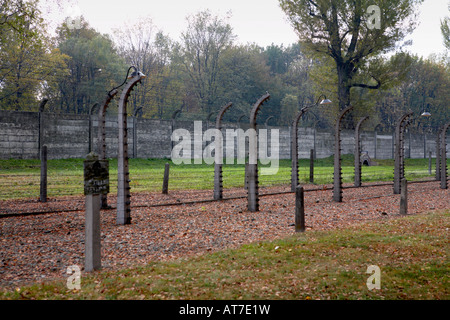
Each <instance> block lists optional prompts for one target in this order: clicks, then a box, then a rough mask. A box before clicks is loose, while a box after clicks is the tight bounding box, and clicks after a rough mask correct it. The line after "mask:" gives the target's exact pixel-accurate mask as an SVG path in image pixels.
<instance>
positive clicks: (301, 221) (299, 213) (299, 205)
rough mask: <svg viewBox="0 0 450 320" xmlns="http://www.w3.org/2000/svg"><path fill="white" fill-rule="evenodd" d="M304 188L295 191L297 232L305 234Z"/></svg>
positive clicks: (299, 187)
mask: <svg viewBox="0 0 450 320" xmlns="http://www.w3.org/2000/svg"><path fill="white" fill-rule="evenodd" d="M304 194H305V193H304V190H303V187H301V186H297V188H296V189H295V232H305V230H306V226H305V196H304Z"/></svg>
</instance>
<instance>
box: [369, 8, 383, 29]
mask: <svg viewBox="0 0 450 320" xmlns="http://www.w3.org/2000/svg"><path fill="white" fill-rule="evenodd" d="M366 14H367V28H368V29H369V30H374V29H378V30H379V29H381V9H380V7H379V6H377V5H371V6H369V7H368V8H367V10H366Z"/></svg>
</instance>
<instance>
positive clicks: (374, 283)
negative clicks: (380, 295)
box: [366, 265, 381, 291]
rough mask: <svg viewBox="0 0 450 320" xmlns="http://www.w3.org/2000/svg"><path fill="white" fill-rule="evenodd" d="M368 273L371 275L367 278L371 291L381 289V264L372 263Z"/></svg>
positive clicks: (368, 287)
mask: <svg viewBox="0 0 450 320" xmlns="http://www.w3.org/2000/svg"><path fill="white" fill-rule="evenodd" d="M366 273H367V274H371V276H370V277H369V278H368V279H367V282H366V285H367V289H369V291H372V290H374V289H377V290H380V289H381V269H380V267H379V266H375V265H371V266H368V267H367V271H366Z"/></svg>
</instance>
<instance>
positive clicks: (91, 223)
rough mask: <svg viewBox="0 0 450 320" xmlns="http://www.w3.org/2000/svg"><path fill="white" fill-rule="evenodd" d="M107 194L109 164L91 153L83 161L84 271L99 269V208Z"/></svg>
mask: <svg viewBox="0 0 450 320" xmlns="http://www.w3.org/2000/svg"><path fill="white" fill-rule="evenodd" d="M108 192H109V162H108V160H99V159H98V155H97V154H95V153H93V152H91V153H90V154H89V155H88V156H87V157H86V160H85V161H84V194H85V196H86V200H85V201H86V217H85V218H86V219H85V244H84V245H85V250H84V252H85V270H86V271H87V272H90V271H94V270H98V269H100V268H101V239H100V206H101V198H100V195H101V194H107V193H108Z"/></svg>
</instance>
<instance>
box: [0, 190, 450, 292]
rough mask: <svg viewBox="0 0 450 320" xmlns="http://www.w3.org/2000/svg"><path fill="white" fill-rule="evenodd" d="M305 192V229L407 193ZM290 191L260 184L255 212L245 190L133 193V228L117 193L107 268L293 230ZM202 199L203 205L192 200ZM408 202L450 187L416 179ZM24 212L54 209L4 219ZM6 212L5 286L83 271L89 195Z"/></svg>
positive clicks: (430, 207) (384, 210) (109, 222)
mask: <svg viewBox="0 0 450 320" xmlns="http://www.w3.org/2000/svg"><path fill="white" fill-rule="evenodd" d="M328 187H329V186H328ZM305 190H307V192H305V214H306V225H307V231H306V232H308V231H309V230H311V229H312V230H327V229H333V228H340V227H345V226H348V225H349V224H354V223H360V222H363V221H369V220H370V221H375V222H376V221H382V220H386V219H393V218H398V217H399V204H400V195H394V194H393V191H392V185H380V186H376V187H368V188H349V189H344V192H343V202H342V203H336V202H333V201H332V190H330V189H328V188H327V186H320V187H318V186H310V185H308V186H305ZM288 191H289V190H288V189H287V187H273V188H265V189H261V190H260V194H261V197H260V211H259V212H256V213H252V212H249V211H248V210H247V199H246V191H245V190H243V189H231V190H225V192H224V197H225V198H233V199H230V200H223V201H211V199H212V191H211V190H206V191H169V194H168V195H162V194H160V193H140V194H133V197H132V212H131V216H132V223H131V224H130V225H126V226H119V225H117V224H116V217H115V215H116V210H115V209H114V207H115V196H114V195H110V196H109V197H108V204H109V205H111V206H112V207H113V208H112V209H110V210H102V213H101V241H102V268H103V269H119V268H124V267H127V266H132V265H136V264H145V263H147V262H150V261H159V260H170V259H176V258H180V257H188V256H192V255H197V254H203V253H206V252H212V251H217V250H221V249H225V248H232V247H236V246H239V245H242V244H245V243H251V242H257V241H266V240H273V239H277V238H282V237H286V236H289V235H292V234H294V214H295V194H293V193H289V192H288ZM270 193H273V195H267V194H270ZM264 194H266V195H264ZM199 200H204V202H199V203H188V202H190V201H199ZM408 201H409V202H408V208H409V211H408V214H422V213H428V212H432V211H440V210H444V209H450V190H448V189H447V190H442V189H440V188H439V182H426V183H414V184H413V183H411V184H409V185H408ZM169 203H172V205H161V206H158V204H159V205H160V204H169ZM155 205H156V206H155ZM51 211H56V212H54V213H48V212H51ZM24 212H47V213H45V214H39V215H29V216H22V215H16V216H8V217H5V214H16V213H24ZM2 214H3V218H0V242H1V245H0V288H6V287H18V286H21V285H24V284H29V283H31V282H42V281H46V280H51V279H57V278H59V279H66V278H67V277H68V275H67V274H66V271H67V268H68V267H69V266H72V265H78V266H79V267H80V268H81V270H83V269H84V267H83V266H84V222H85V221H84V197H64V198H57V199H49V201H48V202H47V203H40V202H38V201H37V199H27V200H11V201H0V216H1V215H2Z"/></svg>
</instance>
